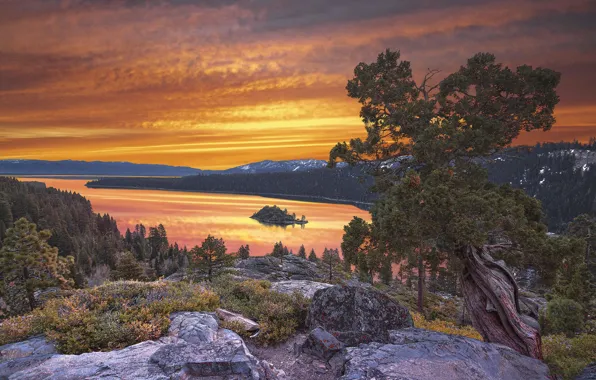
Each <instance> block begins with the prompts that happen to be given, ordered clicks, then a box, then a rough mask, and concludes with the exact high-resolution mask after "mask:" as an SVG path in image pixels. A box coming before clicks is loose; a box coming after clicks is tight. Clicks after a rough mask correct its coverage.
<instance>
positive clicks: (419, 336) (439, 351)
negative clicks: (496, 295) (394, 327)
mask: <svg viewBox="0 0 596 380" xmlns="http://www.w3.org/2000/svg"><path fill="white" fill-rule="evenodd" d="M389 335H390V342H389V343H387V344H383V343H376V342H375V343H370V344H362V345H360V346H359V347H352V348H347V355H346V360H347V361H346V364H345V367H344V375H343V377H342V379H343V380H356V379H358V380H360V379H371V380H372V379H408V380H437V379H442V380H459V379H469V380H500V379H508V380H529V379H532V380H540V379H545V380H546V379H549V371H548V367H547V366H546V364H544V363H543V362H541V361H540V360H536V359H533V358H530V357H528V356H524V355H521V354H519V353H517V352H515V351H514V350H512V349H510V348H508V347H505V346H501V345H497V344H490V343H484V342H481V341H478V340H475V339H470V338H464V337H460V336H455V335H447V334H442V333H438V332H434V331H428V330H421V329H415V328H408V329H403V330H398V331H391V332H390V334H389Z"/></svg>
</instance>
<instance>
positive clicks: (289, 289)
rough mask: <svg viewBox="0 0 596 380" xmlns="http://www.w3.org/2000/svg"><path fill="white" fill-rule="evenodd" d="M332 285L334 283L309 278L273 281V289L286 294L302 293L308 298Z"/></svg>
mask: <svg viewBox="0 0 596 380" xmlns="http://www.w3.org/2000/svg"><path fill="white" fill-rule="evenodd" d="M332 286H333V285H331V284H327V283H324V282H316V281H309V280H289V281H279V282H274V283H272V284H271V290H273V291H276V292H278V293H284V294H294V293H295V292H297V293H300V294H302V295H303V296H304V297H306V298H313V297H314V295H315V293H316V291H317V290H319V289H327V288H330V287H332Z"/></svg>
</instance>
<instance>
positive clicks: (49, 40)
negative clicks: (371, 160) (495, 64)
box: [0, 0, 596, 169]
mask: <svg viewBox="0 0 596 380" xmlns="http://www.w3.org/2000/svg"><path fill="white" fill-rule="evenodd" d="M595 20H596V1H593V0H558V1H551V0H512V1H510V0H495V1H492V0H436V1H434V0H402V1H398V0H385V1H383V0H360V1H354V0H300V1H298V0H156V1H151V0H147V1H141V0H0V159H1V158H30V159H33V158H35V159H47V160H59V159H77V160H103V161H131V162H138V163H163V164H173V165H187V166H194V167H199V168H204V169H209V168H213V169H219V168H227V167H231V166H236V165H239V164H243V163H247V162H253V161H259V160H263V159H297V158H327V156H328V152H329V149H330V148H331V147H332V146H333V145H334V144H335V143H336V142H337V141H343V140H346V139H349V138H350V137H354V136H357V135H361V134H362V133H363V127H362V123H361V121H360V119H359V117H358V110H359V105H358V103H357V102H356V101H355V100H353V99H350V98H348V97H347V96H346V91H345V85H346V80H347V79H348V78H349V77H350V75H351V73H352V70H353V68H354V66H355V65H356V64H358V62H360V61H367V62H368V61H372V60H374V59H375V58H376V55H377V54H378V53H379V52H380V51H382V50H384V49H385V48H391V49H395V50H398V49H399V50H401V52H402V58H403V59H406V60H409V61H411V62H412V65H413V68H414V70H415V73H416V77H420V76H421V75H422V74H424V71H425V70H426V69H427V68H437V69H441V70H442V71H443V72H444V73H449V72H451V71H454V70H456V69H457V68H458V67H459V65H461V64H464V63H465V60H466V59H467V58H469V57H470V56H472V55H473V54H474V53H477V52H479V51H489V52H492V53H494V54H495V55H496V56H497V59H498V60H500V61H502V62H504V63H505V64H507V65H509V66H517V65H521V64H530V65H533V66H543V67H548V68H552V69H555V70H558V71H561V72H562V81H561V85H560V86H559V94H560V97H561V102H560V104H559V106H558V107H557V112H556V115H557V120H558V122H557V125H556V126H555V128H554V129H553V130H552V131H551V132H548V133H542V132H539V133H533V134H531V135H529V136H528V135H526V136H523V137H522V138H521V139H520V141H518V143H520V142H523V143H534V142H536V141H559V140H573V139H578V140H582V141H585V140H588V139H589V138H590V137H591V136H595V137H596V22H595Z"/></svg>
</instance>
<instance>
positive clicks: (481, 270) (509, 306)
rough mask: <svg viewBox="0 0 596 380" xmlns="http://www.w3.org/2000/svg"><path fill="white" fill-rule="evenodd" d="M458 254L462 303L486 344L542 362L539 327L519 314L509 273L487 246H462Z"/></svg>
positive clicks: (516, 289) (515, 293) (514, 285)
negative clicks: (489, 343) (492, 255)
mask: <svg viewBox="0 0 596 380" xmlns="http://www.w3.org/2000/svg"><path fill="white" fill-rule="evenodd" d="M458 253H459V255H460V258H461V259H462V261H463V263H464V269H463V273H462V288H463V293H464V300H465V303H466V307H467V309H468V311H469V313H470V316H471V318H472V324H473V325H474V328H475V329H476V330H478V332H479V333H480V334H481V335H482V337H483V338H484V340H485V341H486V342H491V343H499V344H502V345H505V346H507V347H511V348H512V349H514V350H516V351H517V352H519V353H521V354H523V355H527V356H530V357H533V358H536V359H540V360H542V343H541V340H540V332H539V327H538V324H537V323H536V321H534V320H530V318H529V317H527V316H524V315H522V314H521V313H520V309H519V300H518V287H517V284H516V282H515V279H514V278H513V276H512V275H511V273H510V272H509V271H508V270H507V268H505V267H504V266H503V265H501V264H499V263H497V262H495V261H494V260H493V258H492V257H491V256H490V254H489V252H488V247H487V246H485V247H482V248H477V247H472V246H465V247H463V248H462V249H461V250H460V251H459V252H458Z"/></svg>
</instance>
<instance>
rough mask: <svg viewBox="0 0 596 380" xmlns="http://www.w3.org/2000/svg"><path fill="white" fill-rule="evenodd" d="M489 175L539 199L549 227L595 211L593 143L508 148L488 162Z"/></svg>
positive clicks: (562, 225) (559, 226)
mask: <svg viewBox="0 0 596 380" xmlns="http://www.w3.org/2000/svg"><path fill="white" fill-rule="evenodd" d="M488 169H489V178H490V180H491V181H493V182H496V183H509V184H511V185H512V186H514V187H518V188H522V189H524V190H525V191H526V192H527V193H528V194H529V195H531V196H533V197H536V198H537V199H539V200H540V201H541V202H542V207H543V209H544V211H545V213H546V215H547V223H548V227H549V230H550V231H553V232H561V231H562V230H563V229H564V228H565V225H566V224H567V223H569V222H570V221H571V220H572V219H573V218H575V217H576V216H578V215H580V214H584V213H587V214H590V215H592V216H594V215H596V143H595V142H594V141H592V142H590V143H589V144H580V143H577V142H574V143H546V144H538V145H536V146H534V147H522V148H516V149H511V150H509V151H507V152H506V153H505V154H503V155H500V156H498V157H495V158H494V160H493V161H492V162H491V163H489V164H488Z"/></svg>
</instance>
